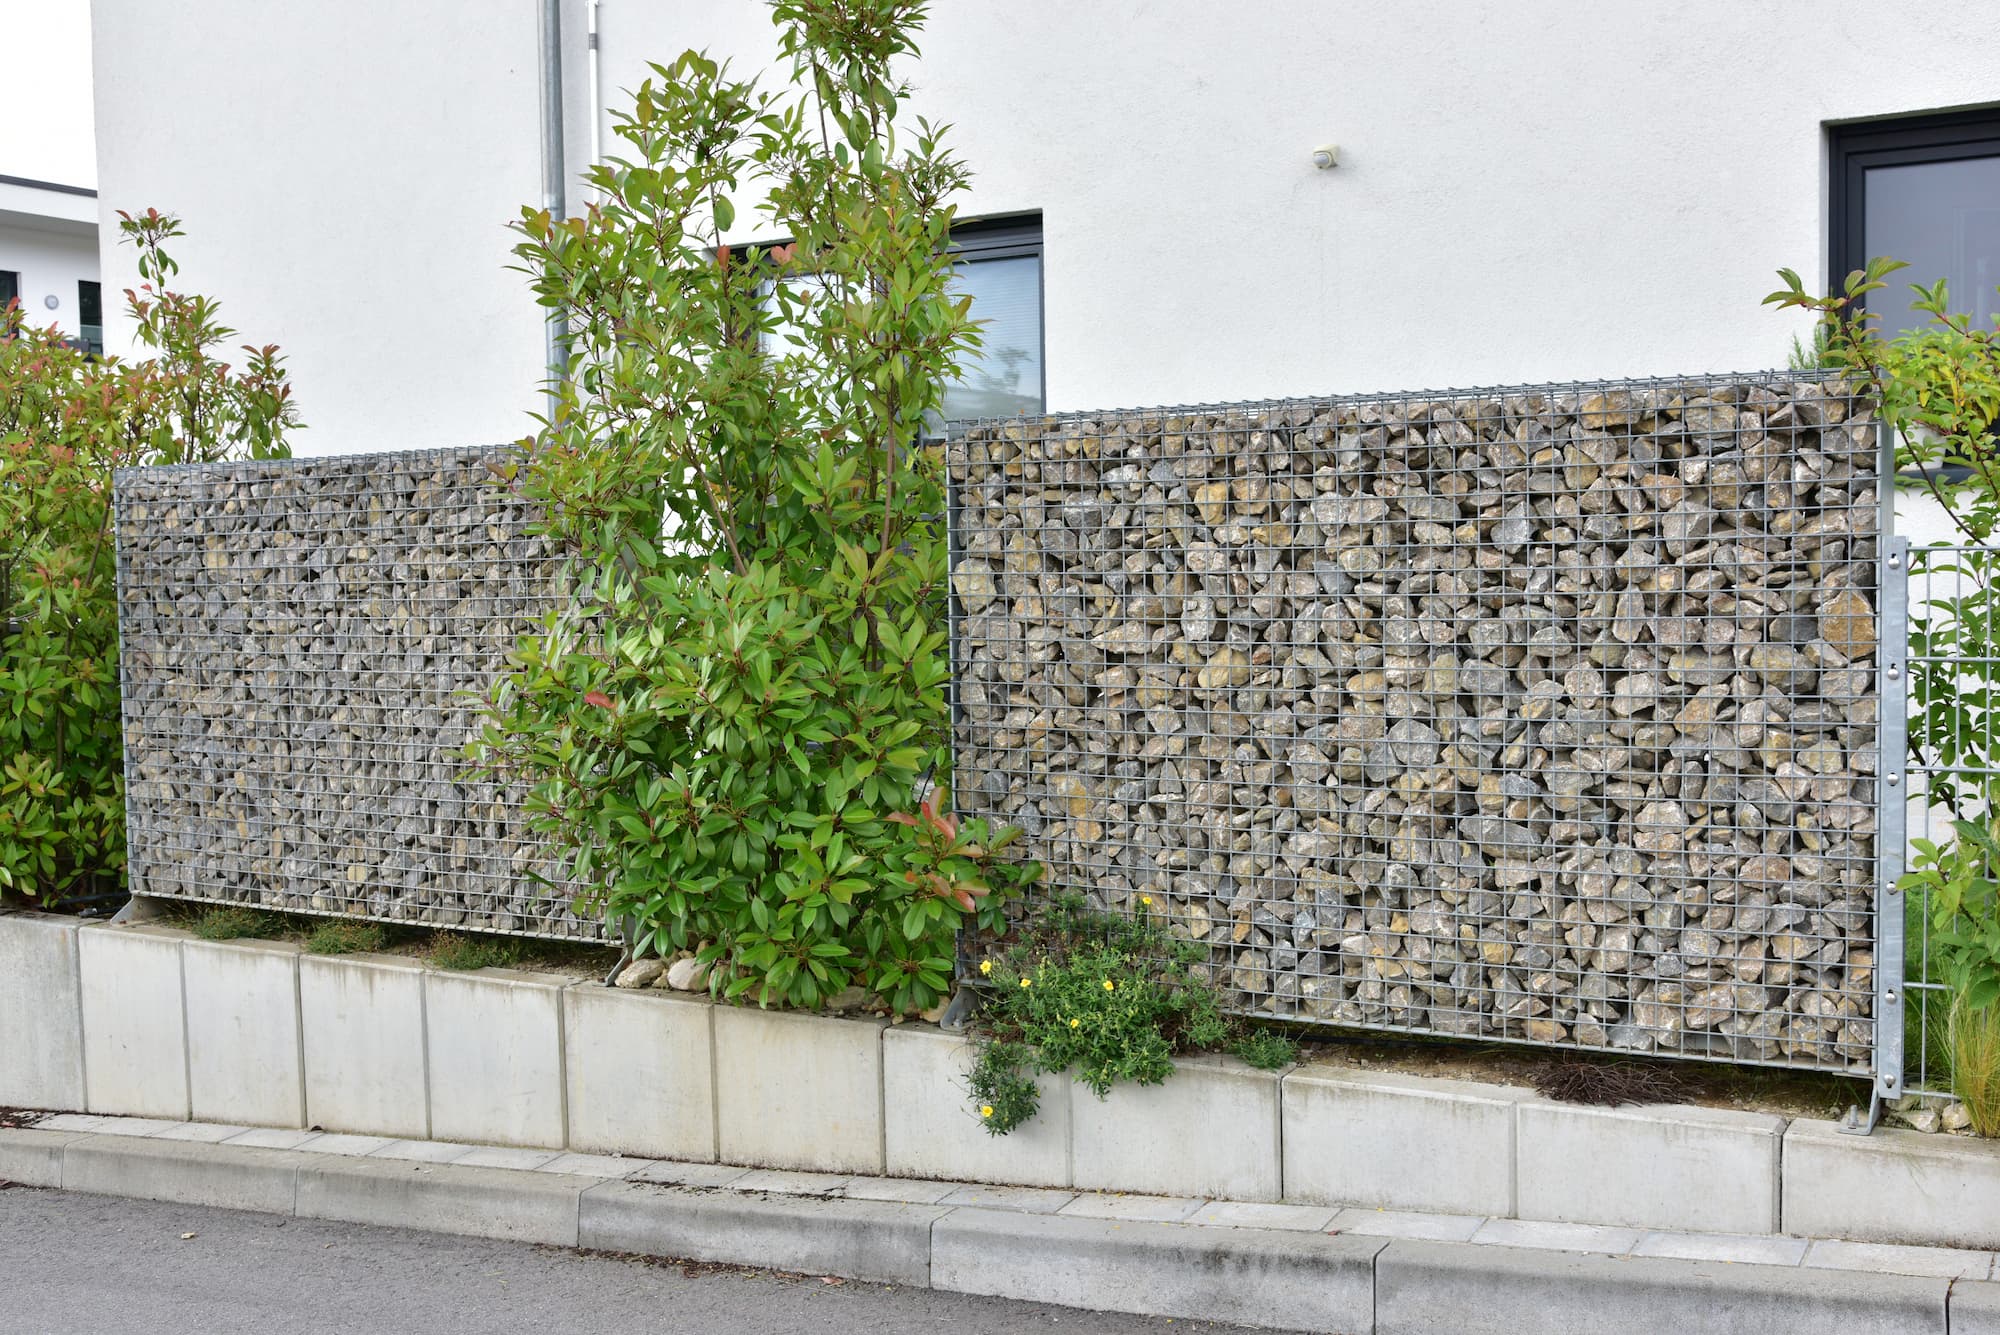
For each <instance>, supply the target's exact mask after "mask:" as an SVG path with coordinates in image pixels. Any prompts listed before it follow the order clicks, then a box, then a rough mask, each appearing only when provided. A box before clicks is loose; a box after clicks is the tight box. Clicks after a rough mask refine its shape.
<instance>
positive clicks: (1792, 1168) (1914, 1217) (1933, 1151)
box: [1784, 1118, 2000, 1250]
mask: <svg viewBox="0 0 2000 1335" xmlns="http://www.w3.org/2000/svg"><path fill="white" fill-rule="evenodd" d="M1784 1176H1785V1216H1784V1218H1785V1231H1786V1232H1787V1233H1794V1234H1798V1235H1801V1236H1806V1237H1822V1238H1848V1239H1851V1240H1853V1241H1855V1242H1904V1243H1914V1244H1916V1245H1918V1246H1927V1247H1969V1248H1976V1249H1983V1250H1991V1249H1995V1248H2000V1144H1995V1143H1993V1142H1991V1141H1978V1140H1962V1139H1960V1138H1958V1137H1956V1136H1935V1135H1925V1134H1924V1133H1922V1132H1919V1131H1903V1130H1898V1129H1895V1128H1892V1127H1886V1126H1885V1127H1878V1128H1877V1129H1876V1131H1875V1133H1874V1134H1873V1135H1869V1136H1850V1135H1847V1134H1845V1133H1843V1132H1842V1131H1841V1130H1840V1128H1839V1127H1838V1125H1836V1124H1835V1123H1833V1122H1821V1121H1813V1120H1811V1119H1808V1118H1800V1119H1799V1120H1797V1121H1795V1122H1793V1123H1792V1126H1791V1130H1790V1131H1788V1132H1787V1133H1786V1134H1785V1175H1784Z"/></svg>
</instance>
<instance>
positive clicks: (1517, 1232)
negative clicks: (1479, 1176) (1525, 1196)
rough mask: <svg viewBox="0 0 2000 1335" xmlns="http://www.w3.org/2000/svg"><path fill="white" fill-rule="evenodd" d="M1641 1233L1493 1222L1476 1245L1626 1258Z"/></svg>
mask: <svg viewBox="0 0 2000 1335" xmlns="http://www.w3.org/2000/svg"><path fill="white" fill-rule="evenodd" d="M1640 1237H1641V1230H1639V1229H1636V1228H1608V1227H1605V1226H1602V1225H1598V1224H1559V1223H1551V1222H1547V1221H1544V1220H1539V1219H1489V1220H1487V1221H1486V1222H1485V1223H1483V1224H1481V1225H1480V1226H1479V1228H1478V1229H1477V1230H1476V1231H1475V1232H1474V1233H1473V1235H1472V1240H1473V1241H1474V1242H1490V1243H1494V1244H1496V1245H1498V1246H1502V1247H1535V1248H1540V1249H1543V1250H1548V1251H1563V1252H1600V1253H1603V1254H1604V1255H1607V1256H1623V1255H1625V1254H1626V1253H1627V1252H1629V1251H1631V1250H1632V1249H1633V1248H1634V1247H1636V1246H1638V1245H1639V1238H1640Z"/></svg>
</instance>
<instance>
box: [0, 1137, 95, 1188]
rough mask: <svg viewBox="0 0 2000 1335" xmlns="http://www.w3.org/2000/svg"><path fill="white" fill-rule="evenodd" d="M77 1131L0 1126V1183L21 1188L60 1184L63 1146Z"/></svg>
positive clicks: (56, 1185)
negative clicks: (14, 1184)
mask: <svg viewBox="0 0 2000 1335" xmlns="http://www.w3.org/2000/svg"><path fill="white" fill-rule="evenodd" d="M78 1134H79V1133H78V1132H75V1131H35V1130H31V1129H25V1128H20V1127H0V1182H17V1183H19V1184H21V1185H22V1186H24V1187H60V1186H61V1185H62V1152H63V1146H65V1145H67V1144H69V1143H70V1142H71V1141H73V1140H75V1139H77V1137H78Z"/></svg>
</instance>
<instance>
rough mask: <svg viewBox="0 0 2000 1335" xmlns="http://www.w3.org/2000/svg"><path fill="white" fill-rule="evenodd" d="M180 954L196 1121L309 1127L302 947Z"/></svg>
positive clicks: (219, 944) (199, 949)
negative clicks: (303, 1039)
mask: <svg viewBox="0 0 2000 1335" xmlns="http://www.w3.org/2000/svg"><path fill="white" fill-rule="evenodd" d="M181 952H182V953H181V970H182V976H183V979H184V985H185V987H186V989H187V1044H188V1098H189V1102H190V1103H191V1105H192V1107H193V1113H194V1119H195V1120H196V1121H198V1122H235V1123H239V1124H245V1125H251V1126H283V1127H301V1126H304V1125H305V1124H306V1120H305V1117H306V1107H305V1069H304V1061H303V1058H302V1056H301V1048H300V1041H299V949H298V947H297V946H293V945H287V944H283V943H279V942H271V941H255V942H249V941H189V942H186V943H185V944H184V945H183V946H182V947H181Z"/></svg>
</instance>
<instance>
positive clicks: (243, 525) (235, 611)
mask: <svg viewBox="0 0 2000 1335" xmlns="http://www.w3.org/2000/svg"><path fill="white" fill-rule="evenodd" d="M499 453H500V451H498V450H483V449H467V450H436V451H421V452H413V453H398V454H386V453H385V454H371V455H360V456H352V457H346V458H314V459H296V460H284V461H274V462H268V463H227V464H197V465H184V466H176V467H168V468H144V469H127V470H124V471H121V472H120V473H119V474H118V476H117V479H116V488H117V495H116V517H117V538H118V563H119V566H118V569H119V627H120V634H121V636H122V645H121V657H120V664H121V666H120V672H121V676H122V679H123V680H122V686H123V691H124V702H125V703H124V709H125V756H126V784H127V786H126V806H127V820H128V825H129V829H130V850H131V852H130V857H131V868H130V873H131V884H132V889H133V890H134V891H135V892H136V893H140V894H146V895H156V896H160V897H164V898H174V899H189V900H202V901H210V902H218V903H241V904H251V905H256V906H258V907H262V908H268V909H275V910H283V911H286V912H295V913H332V914H342V915H347V916H353V917H361V918H372V919H379V920H384V921H390V922H422V923H429V924H435V925H440V926H453V927H460V926H462V927H467V928H475V929H478V930H481V931H494V932H512V933H519V934H527V935H536V936H557V937H598V936H601V935H602V934H603V928H602V925H601V924H600V923H599V922H597V921H595V920H594V919H583V918H579V917H577V916H576V915H575V914H573V913H572V912H571V911H570V908H569V902H570V895H569V894H568V892H567V891H566V890H555V891H552V890H550V889H548V888H546V887H544V886H540V885H537V884H536V883H534V882H533V881H532V880H530V873H532V872H542V873H547V872H548V871H549V870H550V869H549V867H548V866H547V865H546V859H547V853H546V849H545V848H544V846H543V845H542V844H541V842H540V841H539V840H538V839H536V838H535V837H534V836H532V835H530V834H529V833H528V831H527V829H526V828H525V824H524V821H523V813H522V810H521V805H520V797H519V794H517V793H513V792H510V791H508V790H507V789H506V788H504V787H502V786H499V785H496V784H492V783H487V782H478V781H474V780H472V779H471V778H470V777H468V774H467V772H466V770H467V765H466V761H465V760H464V758H463V756H462V750H463V747H464V744H465V742H466V741H467V740H468V739H469V737H470V736H471V735H472V730H473V727H474V722H473V720H474V704H473V701H472V699H471V698H470V696H469V694H468V693H471V694H476V693H478V692H482V691H484V690H485V689H487V687H489V686H490V685H491V683H492V682H493V680H494V679H495V677H496V676H497V674H498V673H499V671H500V670H501V668H502V666H503V665H504V663H505V659H506V654H507V651H508V650H509V649H511V648H512V647H513V644H514V641H515V637H516V635H517V634H518V633H519V632H520V631H521V630H523V629H524V628H526V627H528V626H529V625H530V624H531V623H532V622H533V621H534V619H535V618H537V617H538V616H539V615H540V614H541V613H542V612H543V611H544V610H546V609H547V608H548V607H549V606H550V605H551V600H552V599H553V597H554V589H555V583H556V581H555V573H556V563H555V562H554V561H553V560H552V559H551V557H550V555H549V554H548V552H547V551H546V550H545V548H544V545H543V544H542V543H541V542H540V541H539V540H538V539H536V538H533V537H531V536H529V535H528V533H527V531H526V529H527V523H528V518H529V516H528V514H527V511H526V509H525V507H524V506H522V505H521V504H520V503H519V502H517V501H515V500H514V499H513V498H511V497H510V496H509V494H508V493H507V492H506V491H505V490H504V489H502V488H501V487H499V486H496V485H495V484H494V481H493V478H492V476H491V474H490V473H489V471H488V468H487V464H488V463H489V461H491V460H493V459H495V458H497V457H498V455H499Z"/></svg>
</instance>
